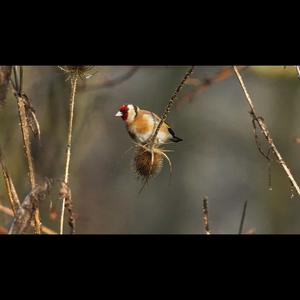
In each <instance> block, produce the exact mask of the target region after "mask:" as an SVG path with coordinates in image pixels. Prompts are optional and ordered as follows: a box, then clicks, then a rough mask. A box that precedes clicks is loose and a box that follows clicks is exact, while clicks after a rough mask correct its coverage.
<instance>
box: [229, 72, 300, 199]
mask: <svg viewBox="0 0 300 300" xmlns="http://www.w3.org/2000/svg"><path fill="white" fill-rule="evenodd" d="M233 69H234V71H235V73H236V76H237V78H238V80H239V82H240V84H241V87H242V89H243V91H244V94H245V96H246V100H247V102H248V104H249V106H250V109H251V111H250V114H251V116H252V118H253V119H255V122H257V124H258V126H259V128H260V129H261V132H262V133H263V135H264V136H265V139H266V141H267V142H268V144H269V145H270V147H271V149H272V151H273V153H274V155H275V156H276V158H277V162H278V163H279V165H280V166H281V167H282V168H283V170H284V172H285V173H286V175H287V176H288V178H289V180H290V182H291V183H292V185H293V187H294V188H295V190H296V191H297V193H298V195H299V196H300V188H299V186H298V184H297V182H296V180H295V179H294V177H293V175H292V173H291V171H290V169H289V168H288V166H287V164H286V163H285V161H284V160H283V159H282V156H281V154H280V152H279V151H278V150H277V147H276V146H275V144H274V142H273V139H272V137H271V134H270V132H269V130H268V128H267V126H266V124H265V122H264V120H263V118H261V117H259V116H258V115H257V113H256V111H255V108H254V104H253V102H252V100H251V97H250V95H249V93H248V91H247V89H246V86H245V83H244V81H243V78H242V76H241V74H240V72H239V70H238V68H237V67H236V66H234V67H233Z"/></svg>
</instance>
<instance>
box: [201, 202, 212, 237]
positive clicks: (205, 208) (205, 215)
mask: <svg viewBox="0 0 300 300" xmlns="http://www.w3.org/2000/svg"><path fill="white" fill-rule="evenodd" d="M207 202H208V198H207V197H204V199H203V206H202V210H203V224H204V229H205V233H206V234H207V235H209V234H211V232H210V229H209V222H208V205H207Z"/></svg>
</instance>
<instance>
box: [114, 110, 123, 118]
mask: <svg viewBox="0 0 300 300" xmlns="http://www.w3.org/2000/svg"><path fill="white" fill-rule="evenodd" d="M122 116H123V114H122V113H121V112H120V111H118V112H117V113H116V114H115V117H122Z"/></svg>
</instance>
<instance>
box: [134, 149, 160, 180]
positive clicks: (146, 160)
mask: <svg viewBox="0 0 300 300" xmlns="http://www.w3.org/2000/svg"><path fill="white" fill-rule="evenodd" d="M162 166H163V154H162V152H161V151H160V150H158V149H153V150H152V153H151V150H150V149H147V148H146V147H143V146H139V145H138V146H136V149H135V154H134V167H135V170H136V172H137V174H138V176H139V177H140V178H141V179H143V180H146V181H147V180H148V179H149V178H150V177H152V176H154V175H157V174H158V173H159V172H160V171H161V169H162Z"/></svg>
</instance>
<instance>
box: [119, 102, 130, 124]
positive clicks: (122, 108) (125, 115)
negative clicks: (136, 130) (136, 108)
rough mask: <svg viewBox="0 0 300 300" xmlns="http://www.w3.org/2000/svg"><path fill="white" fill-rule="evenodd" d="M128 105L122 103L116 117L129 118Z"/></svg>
mask: <svg viewBox="0 0 300 300" xmlns="http://www.w3.org/2000/svg"><path fill="white" fill-rule="evenodd" d="M128 110H129V108H128V105H121V106H120V109H119V111H118V112H117V113H116V117H121V118H122V119H123V120H124V121H126V120H127V118H128Z"/></svg>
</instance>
